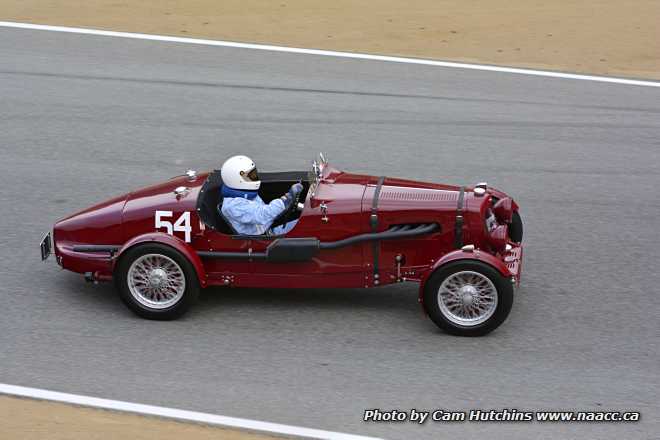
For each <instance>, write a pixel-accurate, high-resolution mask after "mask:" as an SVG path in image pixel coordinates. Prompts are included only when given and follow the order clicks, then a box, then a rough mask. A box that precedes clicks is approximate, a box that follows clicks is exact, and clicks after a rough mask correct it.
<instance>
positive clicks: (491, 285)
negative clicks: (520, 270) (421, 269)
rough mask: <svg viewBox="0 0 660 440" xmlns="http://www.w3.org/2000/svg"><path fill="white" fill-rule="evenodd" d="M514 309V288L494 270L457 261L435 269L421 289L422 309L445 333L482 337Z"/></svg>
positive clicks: (468, 261) (481, 265) (479, 263)
mask: <svg viewBox="0 0 660 440" xmlns="http://www.w3.org/2000/svg"><path fill="white" fill-rule="evenodd" d="M512 305H513V285H512V283H511V281H510V280H509V279H507V278H505V277H503V276H502V275H501V274H500V273H499V272H497V270H495V269H494V268H493V267H491V266H489V265H487V264H484V263H482V262H480V261H473V260H472V261H471V260H460V261H456V262H452V263H448V264H447V265H445V266H443V267H440V268H439V269H437V270H436V271H435V272H434V273H433V274H432V275H431V277H430V278H429V280H428V281H427V283H426V286H425V288H424V308H425V309H426V312H427V313H428V315H429V317H430V318H431V320H432V321H433V322H434V323H435V324H436V325H437V326H438V327H440V328H442V329H443V330H445V331H446V332H448V333H451V334H453V335H458V336H482V335H485V334H487V333H490V332H491V331H493V330H495V329H496V328H497V327H499V326H500V324H502V322H504V320H505V319H506V317H507V316H508V315H509V312H510V311H511V307H512Z"/></svg>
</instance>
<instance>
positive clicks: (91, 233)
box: [41, 155, 523, 336]
mask: <svg viewBox="0 0 660 440" xmlns="http://www.w3.org/2000/svg"><path fill="white" fill-rule="evenodd" d="M260 176H261V182H262V184H261V188H260V190H259V195H260V196H261V198H262V199H263V200H264V201H266V202H268V201H270V200H272V199H274V198H276V197H279V196H280V195H281V194H283V193H285V192H286V191H287V189H288V188H289V187H290V186H291V185H292V184H293V183H296V182H301V183H302V184H303V186H304V190H303V192H302V193H301V195H300V199H299V200H297V201H296V203H293V204H292V205H291V209H288V210H287V211H286V212H284V213H283V214H282V215H281V216H280V217H279V218H278V219H276V221H275V223H274V226H275V225H277V224H281V223H285V222H287V221H290V220H292V219H295V218H298V219H299V221H298V223H297V225H296V226H295V228H294V229H293V230H291V231H290V232H289V233H288V234H286V235H283V236H274V235H270V234H268V233H266V234H264V235H254V236H248V235H238V234H236V233H234V232H233V230H232V228H231V226H230V225H229V224H228V223H227V222H226V221H225V219H224V218H223V217H222V214H221V211H220V208H221V204H222V201H221V200H220V199H219V191H220V187H221V186H222V179H221V176H220V172H219V171H212V172H209V173H200V174H198V173H196V172H194V171H188V172H187V173H186V174H184V175H181V176H177V177H174V178H172V179H170V180H168V181H166V182H164V183H160V184H158V185H154V186H150V187H147V188H143V189H140V190H137V191H134V192H131V193H128V194H125V195H122V196H119V197H115V198H113V199H110V200H108V201H106V202H103V203H100V204H98V205H95V206H92V207H91V208H88V209H85V210H83V211H81V212H79V213H77V214H74V215H71V216H69V217H67V218H65V219H63V220H60V221H58V222H57V223H56V224H55V226H54V228H53V233H52V234H53V235H52V239H51V235H50V233H48V234H47V235H46V236H45V237H44V239H43V240H42V242H41V256H42V259H44V260H45V259H46V258H47V257H48V255H49V254H50V253H51V251H52V250H54V253H55V257H56V259H57V263H58V264H59V265H60V266H62V267H63V268H64V269H68V270H71V271H74V272H79V273H83V274H84V275H85V278H86V279H87V280H88V281H93V282H98V281H111V280H113V281H114V282H115V283H116V286H117V289H118V291H119V294H120V297H121V299H122V300H123V302H124V303H125V304H126V305H127V306H128V307H129V308H130V309H131V310H133V311H134V312H135V313H137V314H138V315H140V316H142V317H144V318H149V319H173V318H177V317H179V316H180V315H182V314H183V313H184V312H185V311H186V310H187V309H188V308H189V307H190V305H191V304H192V303H193V302H194V300H195V299H196V297H197V295H198V292H199V290H200V288H204V287H207V286H232V287H269V288H272V287H281V288H287V287H288V288H310V287H318V286H323V287H326V288H340V287H350V288H356V287H365V288H370V287H377V286H384V285H387V284H391V283H400V282H404V281H412V282H417V283H419V301H420V302H421V303H422V304H423V306H424V309H425V310H426V312H427V313H428V316H429V317H430V318H431V319H432V320H433V322H435V323H436V324H437V325H438V326H439V327H441V328H443V329H444V330H446V331H447V332H449V333H452V334H457V335H470V336H476V335H483V334H486V333H488V332H490V331H492V330H493V329H495V328H497V327H498V326H499V325H500V324H501V323H502V322H503V321H504V320H505V319H506V317H507V315H508V314H509V311H510V310H511V306H512V302H513V290H514V287H516V286H517V285H518V283H519V282H520V271H521V264H522V245H521V242H522V234H523V231H522V222H521V219H520V215H519V213H518V206H517V205H516V203H515V202H514V201H513V200H512V199H511V198H510V197H508V196H507V195H506V194H504V193H503V192H501V191H498V190H496V189H494V188H490V187H488V186H487V185H486V184H485V183H480V184H477V185H475V186H469V187H459V186H450V185H443V184H437V183H424V182H416V181H412V180H403V179H398V178H389V177H374V176H367V175H358V174H351V173H346V172H342V171H339V170H337V169H335V168H333V167H332V166H330V165H328V163H327V162H326V160H325V159H324V158H323V156H322V155H321V156H320V159H319V160H318V161H314V163H313V165H312V170H311V171H309V172H274V173H260Z"/></svg>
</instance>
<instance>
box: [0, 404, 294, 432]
mask: <svg viewBox="0 0 660 440" xmlns="http://www.w3.org/2000/svg"><path fill="white" fill-rule="evenodd" d="M0 414H2V421H0V439H7V440H10V439H20V440H44V439H48V440H71V439H85V440H114V439H117V440H124V439H125V440H129V439H130V440H153V439H157V440H182V439H186V440H193V439H194V440H271V439H280V440H281V439H282V437H272V436H267V435H260V434H254V433H247V432H241V431H238V430H233V429H224V428H217V427H212V426H205V425H200V424H195V423H182V422H177V421H173V420H166V419H161V418H156V417H143V416H139V415H133V414H126V413H120V412H115V411H107V410H100V409H92V408H83V407H79V406H73V405H67V404H64V403H57V402H47V401H42V400H32V399H24V398H18V397H9V396H2V395H0Z"/></svg>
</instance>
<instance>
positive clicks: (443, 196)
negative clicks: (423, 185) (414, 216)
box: [380, 189, 458, 202]
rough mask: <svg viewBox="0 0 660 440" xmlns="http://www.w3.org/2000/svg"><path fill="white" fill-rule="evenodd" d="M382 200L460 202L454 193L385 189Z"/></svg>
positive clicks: (381, 196)
mask: <svg viewBox="0 0 660 440" xmlns="http://www.w3.org/2000/svg"><path fill="white" fill-rule="evenodd" d="M380 198H381V200H382V199H385V200H429V201H441V202H450V201H454V200H458V194H457V193H456V192H454V191H392V190H385V189H383V192H381V194H380Z"/></svg>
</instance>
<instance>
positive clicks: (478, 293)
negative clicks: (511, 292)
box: [438, 270, 497, 327]
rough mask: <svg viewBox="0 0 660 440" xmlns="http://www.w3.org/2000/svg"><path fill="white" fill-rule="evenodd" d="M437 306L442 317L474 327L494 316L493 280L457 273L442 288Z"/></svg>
mask: <svg viewBox="0 0 660 440" xmlns="http://www.w3.org/2000/svg"><path fill="white" fill-rule="evenodd" d="M438 306H439V307H440V312H441V313H442V314H443V316H444V317H445V318H446V319H448V320H449V321H451V322H452V323H454V324H457V325H461V326H464V327H471V326H475V325H478V324H481V323H483V322H485V321H487V320H488V319H489V318H490V317H491V316H493V314H494V313H495V310H496V309H497V289H496V288H495V285H494V284H493V282H492V281H491V280H490V278H488V277H487V276H485V275H483V274H481V273H479V272H474V271H468V270H466V271H461V272H456V273H454V274H451V275H449V276H448V277H447V278H445V280H444V281H443V282H442V284H441V285H440V288H439V289H438Z"/></svg>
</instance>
